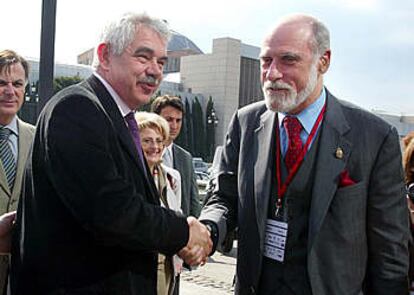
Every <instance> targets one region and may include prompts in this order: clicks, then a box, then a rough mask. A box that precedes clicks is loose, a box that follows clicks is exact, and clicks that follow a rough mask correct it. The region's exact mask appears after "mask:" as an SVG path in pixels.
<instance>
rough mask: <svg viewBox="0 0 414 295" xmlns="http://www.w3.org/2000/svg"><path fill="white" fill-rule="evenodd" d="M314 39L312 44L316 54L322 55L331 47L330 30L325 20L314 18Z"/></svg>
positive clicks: (312, 23) (312, 26)
mask: <svg viewBox="0 0 414 295" xmlns="http://www.w3.org/2000/svg"><path fill="white" fill-rule="evenodd" d="M311 28H312V33H313V40H311V46H312V49H313V53H314V54H315V55H319V56H320V55H322V54H324V53H325V51H327V50H328V49H329V48H330V46H331V45H330V37H329V30H328V28H327V27H326V26H325V24H324V23H323V22H321V21H320V20H318V19H317V18H314V19H313V21H312V22H311Z"/></svg>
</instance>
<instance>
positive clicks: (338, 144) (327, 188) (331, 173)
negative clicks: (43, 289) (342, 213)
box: [308, 91, 352, 249]
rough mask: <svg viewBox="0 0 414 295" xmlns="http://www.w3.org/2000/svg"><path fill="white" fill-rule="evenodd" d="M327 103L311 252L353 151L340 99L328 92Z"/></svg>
mask: <svg viewBox="0 0 414 295" xmlns="http://www.w3.org/2000/svg"><path fill="white" fill-rule="evenodd" d="M326 103H327V106H326V113H325V118H324V120H323V123H322V126H321V129H320V130H319V132H321V133H320V140H319V149H318V154H317V158H316V167H315V168H316V169H315V179H314V185H313V189H312V201H311V209H310V216H309V243H308V249H311V247H312V245H313V242H314V240H315V237H316V236H317V234H318V232H319V230H320V228H321V225H322V223H323V220H324V218H325V216H326V213H327V211H328V209H329V206H330V204H331V201H332V198H333V196H334V195H335V192H336V190H337V188H338V177H339V175H340V173H341V172H342V171H343V170H344V169H345V167H346V163H347V161H348V158H349V155H350V153H351V149H352V144H351V143H350V142H349V141H347V140H346V138H345V137H344V135H345V134H346V132H348V131H349V129H350V127H349V125H348V122H347V121H346V119H345V117H344V114H343V112H342V109H341V106H340V105H339V103H338V101H337V99H336V98H334V97H333V96H332V95H331V94H330V93H329V92H328V91H327V102H326ZM337 149H341V150H342V152H343V157H342V158H339V157H337V156H336V150H337Z"/></svg>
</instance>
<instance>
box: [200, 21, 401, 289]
mask: <svg viewBox="0 0 414 295" xmlns="http://www.w3.org/2000/svg"><path fill="white" fill-rule="evenodd" d="M330 59H331V50H330V45H329V32H328V30H327V28H326V27H325V25H324V24H322V23H321V22H320V21H319V20H317V19H316V18H314V17H312V16H308V15H293V16H289V17H286V18H284V19H283V20H281V21H280V22H279V23H278V24H277V25H276V26H275V28H274V29H273V30H272V31H271V33H270V34H269V35H268V36H267V37H266V38H265V40H264V42H263V46H262V50H261V56H260V60H261V81H262V85H263V91H264V94H265V101H264V102H258V103H254V104H251V105H249V106H246V107H244V108H242V109H240V110H238V111H237V112H236V113H235V115H234V117H233V119H232V121H231V123H230V126H229V129H228V134H227V137H226V140H225V145H224V150H223V155H222V158H221V163H220V168H219V173H218V176H217V186H216V189H215V192H214V195H213V196H212V197H211V198H210V199H209V201H208V203H207V204H206V206H205V207H204V208H203V210H202V213H201V216H200V220H201V221H202V222H204V223H206V224H208V225H209V228H210V229H211V231H212V232H213V233H216V234H217V235H212V236H213V237H216V236H217V238H216V239H215V241H213V242H214V245H217V244H220V242H221V241H222V240H223V238H224V237H225V235H226V232H229V231H231V230H232V229H233V228H235V227H236V226H238V252H237V256H238V259H237V273H236V287H235V293H236V294H260V295H270V294H271V295H275V294H276V295H298V294H306V295H310V294H313V295H332V294H355V295H357V294H384V295H385V294H407V269H408V251H407V241H408V236H409V235H408V226H407V225H408V220H407V209H406V208H405V205H406V203H405V202H406V201H405V196H404V186H403V177H402V169H401V156H400V147H399V140H398V134H397V132H396V130H395V128H393V127H392V126H390V125H388V124H387V123H386V122H384V121H383V120H381V119H379V118H377V117H375V116H374V115H372V114H370V113H368V112H366V111H364V110H361V109H359V108H357V107H356V106H353V105H350V104H348V103H345V102H342V101H339V100H338V99H336V98H335V97H334V96H333V95H332V94H331V93H330V92H329V91H328V90H327V89H326V88H324V86H323V75H324V74H325V73H326V72H327V70H328V68H329V64H330Z"/></svg>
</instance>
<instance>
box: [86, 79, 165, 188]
mask: <svg viewBox="0 0 414 295" xmlns="http://www.w3.org/2000/svg"><path fill="white" fill-rule="evenodd" d="M86 82H87V83H89V85H90V86H91V87H92V89H93V91H94V92H95V93H96V96H97V97H98V100H99V101H100V102H101V104H102V106H103V108H104V110H105V111H106V112H107V114H108V116H109V117H110V118H111V120H112V123H113V125H114V129H115V130H116V131H117V135H118V137H119V140H120V142H121V144H122V145H123V146H124V148H125V150H126V151H127V153H128V154H129V155H130V156H131V157H132V158H133V160H134V163H135V164H136V165H137V166H138V168H139V169H138V170H139V171H140V173H142V176H143V177H144V178H145V179H146V180H147V182H148V184H149V187H150V190H151V191H152V193H153V195H154V196H156V195H158V193H157V190H156V187H155V183H154V180H153V178H152V175H151V172H150V171H149V169H148V165H146V161H145V159H144V162H145V167H142V164H141V160H140V159H139V156H138V153H137V149H136V146H135V143H134V141H133V139H132V137H131V134H130V133H129V130H128V127H127V125H126V123H125V120H124V118H123V117H122V115H121V113H120V112H119V109H118V106H117V105H116V103H115V101H114V99H113V98H112V96H111V95H110V93H109V92H108V91H107V90H106V88H105V86H104V85H103V84H102V83H101V82H100V81H99V80H98V78H96V77H95V76H91V77H89V78H88V80H87V81H86ZM142 169H144V170H145V172H144V171H143V170H142ZM144 173H146V175H145V174H144Z"/></svg>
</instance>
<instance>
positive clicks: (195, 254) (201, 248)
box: [178, 217, 213, 266]
mask: <svg viewBox="0 0 414 295" xmlns="http://www.w3.org/2000/svg"><path fill="white" fill-rule="evenodd" d="M187 222H188V226H189V228H190V237H189V239H188V243H187V246H185V247H184V248H182V249H181V250H180V251H179V252H178V256H180V257H181V259H183V260H184V261H185V262H186V263H187V264H189V265H191V266H196V265H204V264H205V263H206V261H207V257H208V255H209V254H210V253H211V250H212V248H213V242H212V241H211V238H210V231H209V230H208V229H207V227H206V226H205V225H204V224H202V223H201V222H199V221H198V220H197V219H196V218H194V217H188V218H187Z"/></svg>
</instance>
